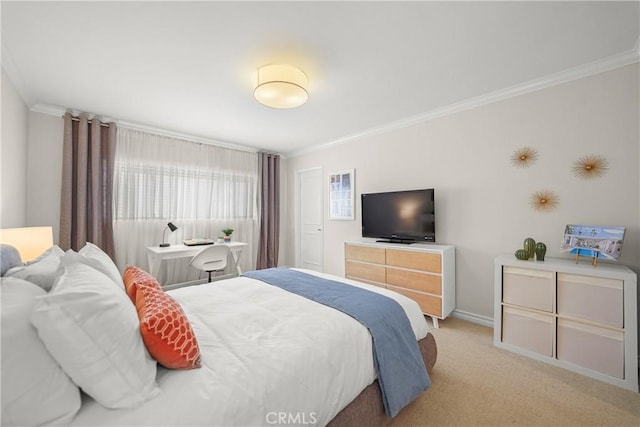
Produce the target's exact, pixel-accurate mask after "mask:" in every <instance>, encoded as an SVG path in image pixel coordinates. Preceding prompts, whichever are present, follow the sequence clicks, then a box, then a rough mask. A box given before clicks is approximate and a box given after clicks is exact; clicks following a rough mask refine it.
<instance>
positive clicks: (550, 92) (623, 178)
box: [286, 64, 640, 319]
mask: <svg viewBox="0 0 640 427" xmlns="http://www.w3.org/2000/svg"><path fill="white" fill-rule="evenodd" d="M638 76H639V68H638V64H634V65H631V66H627V67H624V68H621V69H617V70H614V71H610V72H606V73H602V74H598V75H595V76H591V77H587V78H583V79H580V80H577V81H573V82H569V83H565V84H562V85H558V86H554V87H551V88H547V89H544V90H540V91H537V92H532V93H528V94H525V95H521V96H518V97H514V98H510V99H507V100H503V101H499V102H495V103H492V104H488V105H485V106H482V107H478V108H474V109H471V110H467V111H463V112H459V113H457V114H454V115H450V116H446V117H441V118H438V119H433V120H430V121H427V122H424V123H421V124H417V125H414V126H411V127H406V128H404V129H400V130H394V131H390V132H388V133H385V134H379V135H375V136H369V137H363V138H361V139H359V140H356V141H354V142H351V143H347V144H342V145H336V146H333V147H329V148H327V149H324V150H318V151H314V152H311V153H308V154H305V155H301V156H297V157H291V158H289V159H288V168H287V169H288V186H289V190H288V193H289V194H290V195H293V194H295V192H294V185H295V173H296V171H298V170H300V169H306V168H310V167H317V166H321V167H323V170H324V172H325V173H329V172H332V171H339V170H344V169H351V168H355V187H356V220H355V221H328V220H327V219H326V214H325V221H324V230H325V232H324V271H325V272H328V273H333V274H337V275H344V260H343V256H344V248H343V243H344V241H345V240H350V239H359V238H360V226H361V223H360V200H359V199H360V194H361V193H368V192H378V191H392V190H406V189H418V188H435V190H436V234H437V241H438V242H439V243H445V244H451V245H454V246H456V279H457V280H456V282H457V283H456V286H457V297H456V299H457V309H458V310H460V311H463V312H467V313H472V314H475V315H478V316H480V317H484V318H485V319H486V318H492V317H493V259H494V258H495V256H496V255H498V254H502V253H513V252H514V251H515V249H517V248H519V247H521V245H522V241H523V240H524V239H525V238H526V237H533V238H534V239H535V240H536V241H543V242H545V243H546V244H547V248H548V252H547V256H551V257H554V256H555V257H557V256H561V254H560V252H559V247H560V243H561V239H562V235H563V231H564V226H565V224H568V223H574V224H594V225H598V224H601V225H621V226H626V227H627V235H626V237H625V242H624V249H623V251H622V259H621V262H623V263H625V264H628V265H630V266H632V267H634V268H635V269H636V270H638V268H639V267H640V232H639V229H640V209H639V206H640V200H639V199H640V185H639V180H640V177H639V172H638V169H639V166H640V162H639V143H638V141H639V139H640V137H639V134H638V127H639V118H638V102H639V100H638V92H639V89H638ZM523 146H529V147H532V148H535V149H536V150H537V151H538V154H539V159H538V161H537V162H536V163H535V164H534V165H533V166H531V167H530V168H527V169H518V168H515V167H513V166H512V165H511V164H510V161H509V157H510V155H511V154H512V152H513V151H514V150H516V149H518V148H521V147H523ZM587 154H600V155H603V156H605V157H606V158H607V159H608V160H609V164H610V169H609V171H608V172H607V173H606V174H605V175H604V176H603V177H602V178H599V179H594V180H580V179H578V178H576V177H574V176H573V175H572V173H571V171H570V169H571V166H572V163H573V162H574V161H575V160H577V159H578V158H579V157H580V156H583V155H587ZM325 187H326V186H325ZM541 189H549V190H553V191H555V192H556V193H557V194H558V196H559V205H558V207H557V208H556V209H555V210H554V211H551V212H545V213H542V212H537V211H534V210H532V209H531V208H530V206H529V204H528V201H529V197H530V195H531V194H532V193H533V192H534V191H537V190H541ZM324 191H325V212H326V211H327V208H326V188H325V189H324ZM287 209H288V211H289V216H290V217H291V218H293V217H294V214H293V213H294V212H295V200H293V197H290V199H289V203H288V208H287ZM294 227H295V225H294V224H292V223H291V224H289V225H288V227H287V231H288V236H287V241H286V245H287V247H288V248H289V249H288V259H287V264H288V265H294V264H295V260H294V254H295V248H294V245H295V234H294V232H295V230H294Z"/></svg>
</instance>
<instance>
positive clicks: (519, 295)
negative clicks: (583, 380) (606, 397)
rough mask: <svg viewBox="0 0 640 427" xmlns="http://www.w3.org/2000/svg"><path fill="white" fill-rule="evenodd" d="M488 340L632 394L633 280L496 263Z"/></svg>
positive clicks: (569, 267)
mask: <svg viewBox="0 0 640 427" xmlns="http://www.w3.org/2000/svg"><path fill="white" fill-rule="evenodd" d="M494 292H495V293H494V297H495V305H494V335H493V342H494V344H495V345H496V346H497V347H501V348H504V349H507V350H511V351H513V352H516V353H519V354H523V355H525V356H529V357H532V358H535V359H537V360H542V361H544V362H548V363H552V364H554V365H557V366H562V367H564V368H567V369H570V370H572V371H575V372H578V373H581V374H583V375H588V376H590V377H593V378H597V379H599V380H602V381H606V382H608V383H611V384H614V385H617V386H620V387H623V388H626V389H629V390H633V391H636V392H637V391H638V331H637V313H638V312H637V300H636V298H637V278H636V274H635V273H634V272H633V271H631V270H630V269H629V268H627V267H625V266H623V265H618V264H605V263H600V264H598V266H597V267H593V266H592V265H591V264H588V263H582V264H576V263H575V260H568V259H547V260H545V261H544V262H535V261H520V260H517V259H515V258H513V257H512V256H501V257H498V258H496V260H495V288H494Z"/></svg>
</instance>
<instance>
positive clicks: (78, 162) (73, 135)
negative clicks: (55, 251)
mask: <svg viewBox="0 0 640 427" xmlns="http://www.w3.org/2000/svg"><path fill="white" fill-rule="evenodd" d="M115 146H116V125H115V123H109V124H103V123H101V122H100V121H99V120H97V119H95V118H94V119H92V120H89V118H88V117H87V116H86V115H80V117H78V118H74V117H73V116H72V115H71V114H70V113H67V114H65V115H64V140H63V158H62V191H61V196H60V239H59V240H60V241H59V245H60V247H61V248H62V249H64V250H67V249H73V250H76V251H77V250H80V249H81V248H82V247H83V246H84V245H85V244H86V243H87V242H91V243H93V244H95V245H97V246H99V247H100V248H102V250H104V251H105V252H106V253H107V254H109V256H110V257H111V258H112V259H115V250H114V244H113V225H112V218H113V213H112V193H113V161H114V156H115Z"/></svg>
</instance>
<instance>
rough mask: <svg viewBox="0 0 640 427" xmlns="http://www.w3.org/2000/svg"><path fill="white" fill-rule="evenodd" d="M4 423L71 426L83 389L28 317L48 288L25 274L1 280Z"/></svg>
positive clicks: (78, 407)
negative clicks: (64, 367) (64, 368)
mask: <svg viewBox="0 0 640 427" xmlns="http://www.w3.org/2000/svg"><path fill="white" fill-rule="evenodd" d="M0 292H1V294H2V296H1V298H0V300H1V301H2V344H1V347H2V351H1V355H0V356H1V358H2V384H1V386H2V425H19V426H34V425H54V424H55V425H67V424H69V423H71V420H72V419H73V417H74V416H75V414H76V412H78V409H80V390H79V389H78V387H77V386H76V385H75V384H74V383H73V382H72V381H71V380H70V379H69V377H68V376H67V374H65V373H64V371H63V370H62V368H60V366H59V365H58V363H57V362H56V361H55V360H54V359H53V357H52V356H51V354H50V353H49V352H48V351H47V349H46V348H45V346H44V344H43V342H42V341H41V340H40V338H39V337H38V334H37V333H36V330H35V328H34V327H33V325H32V324H31V321H30V320H29V318H30V316H31V312H32V311H33V308H34V305H35V303H36V297H38V296H40V295H46V292H45V291H44V290H43V289H42V288H40V287H38V286H37V285H34V284H33V283H29V282H27V281H24V280H22V279H16V278H14V277H5V278H3V279H1V284H0Z"/></svg>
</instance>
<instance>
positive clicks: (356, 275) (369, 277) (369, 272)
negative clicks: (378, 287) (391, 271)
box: [345, 260, 386, 284]
mask: <svg viewBox="0 0 640 427" xmlns="http://www.w3.org/2000/svg"><path fill="white" fill-rule="evenodd" d="M345 272H346V277H348V278H350V279H356V280H357V279H364V280H366V281H370V282H378V283H380V284H383V283H384V282H385V276H386V272H385V269H384V267H383V266H381V265H373V264H365V263H362V262H355V261H350V260H347V262H346V264H345Z"/></svg>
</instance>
